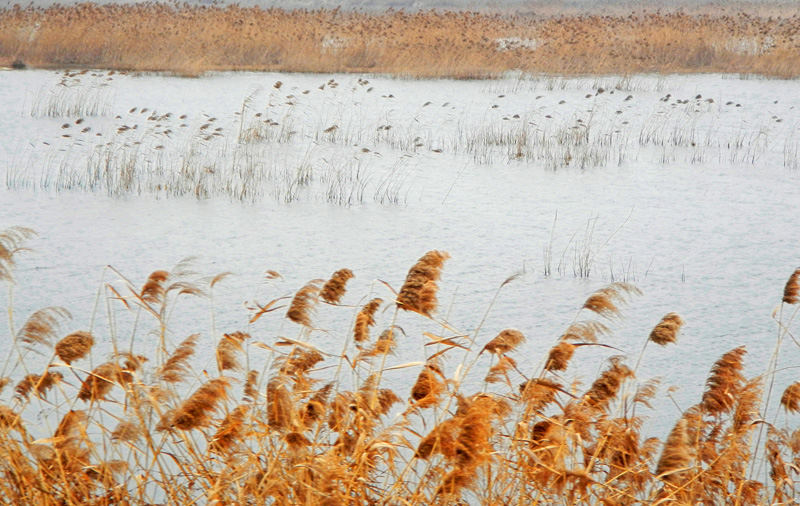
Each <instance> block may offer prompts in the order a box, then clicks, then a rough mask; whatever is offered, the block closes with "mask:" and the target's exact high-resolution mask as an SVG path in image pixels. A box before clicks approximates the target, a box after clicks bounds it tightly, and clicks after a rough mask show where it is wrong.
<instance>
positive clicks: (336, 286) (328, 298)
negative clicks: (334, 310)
mask: <svg viewBox="0 0 800 506" xmlns="http://www.w3.org/2000/svg"><path fill="white" fill-rule="evenodd" d="M353 277H354V275H353V271H351V270H350V269H339V270H338V271H336V272H334V273H333V275H332V276H331V279H329V280H328V281H327V282H326V283H325V284H324V285H323V286H322V289H321V290H320V292H319V296H320V298H322V300H324V301H325V302H329V303H331V304H338V303H339V301H340V300H342V297H344V294H345V292H346V289H345V285H346V284H347V282H348V281H350V280H351V279H352V278H353Z"/></svg>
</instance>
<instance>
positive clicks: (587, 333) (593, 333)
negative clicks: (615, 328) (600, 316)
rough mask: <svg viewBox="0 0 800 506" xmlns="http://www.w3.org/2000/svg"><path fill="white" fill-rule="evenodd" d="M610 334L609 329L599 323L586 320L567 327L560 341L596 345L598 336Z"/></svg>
mask: <svg viewBox="0 0 800 506" xmlns="http://www.w3.org/2000/svg"><path fill="white" fill-rule="evenodd" d="M609 332H610V330H609V328H608V327H607V326H606V325H604V324H602V323H600V322H598V321H594V320H584V321H579V322H575V323H573V324H572V325H570V326H569V327H567V330H566V331H565V332H564V333H563V334H562V335H561V337H560V340H561V341H580V342H586V343H596V342H597V337H598V336H602V335H607V334H608V333H609Z"/></svg>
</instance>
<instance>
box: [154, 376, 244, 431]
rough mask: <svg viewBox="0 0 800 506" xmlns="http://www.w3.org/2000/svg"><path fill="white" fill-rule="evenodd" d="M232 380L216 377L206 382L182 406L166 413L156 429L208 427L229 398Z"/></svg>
mask: <svg viewBox="0 0 800 506" xmlns="http://www.w3.org/2000/svg"><path fill="white" fill-rule="evenodd" d="M228 388H230V382H229V380H228V379H227V378H215V379H212V380H209V381H207V382H205V383H204V384H203V385H201V386H200V388H198V389H197V390H196V391H195V392H194V393H193V394H192V395H191V396H189V398H188V399H186V400H185V401H183V402H182V403H181V405H180V406H178V407H177V408H175V409H174V410H170V411H168V412H166V413H165V414H164V416H163V417H162V418H161V421H160V422H159V424H158V426H157V428H156V430H171V429H178V430H192V429H198V428H203V427H208V426H209V425H210V424H211V417H212V416H213V415H214V414H215V413H217V411H219V409H220V408H221V406H220V404H221V403H222V402H224V401H226V400H227V399H228Z"/></svg>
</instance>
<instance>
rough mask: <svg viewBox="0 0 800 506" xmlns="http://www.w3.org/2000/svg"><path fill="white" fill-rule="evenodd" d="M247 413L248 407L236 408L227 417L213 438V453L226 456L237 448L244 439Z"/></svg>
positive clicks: (211, 447)
mask: <svg viewBox="0 0 800 506" xmlns="http://www.w3.org/2000/svg"><path fill="white" fill-rule="evenodd" d="M247 412H248V408H247V406H236V407H235V408H234V409H233V410H232V411H231V412H230V413H228V414H227V415H225V418H223V419H222V422H220V424H219V427H218V428H217V431H216V432H215V433H214V435H213V436H212V438H211V445H210V449H211V451H213V452H215V453H220V454H225V453H228V452H231V451H233V450H235V449H236V448H237V446H238V445H239V443H240V442H241V441H242V439H243V434H244V431H245V421H246V420H245V418H246V416H247Z"/></svg>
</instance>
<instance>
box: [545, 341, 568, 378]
mask: <svg viewBox="0 0 800 506" xmlns="http://www.w3.org/2000/svg"><path fill="white" fill-rule="evenodd" d="M574 354H575V345H574V344H571V343H568V342H566V341H561V342H560V343H558V344H557V345H555V346H553V347H552V348H551V349H550V353H549V354H548V355H547V362H546V363H545V366H544V368H545V370H546V371H566V370H567V366H568V365H569V361H570V360H571V359H572V355H574Z"/></svg>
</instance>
